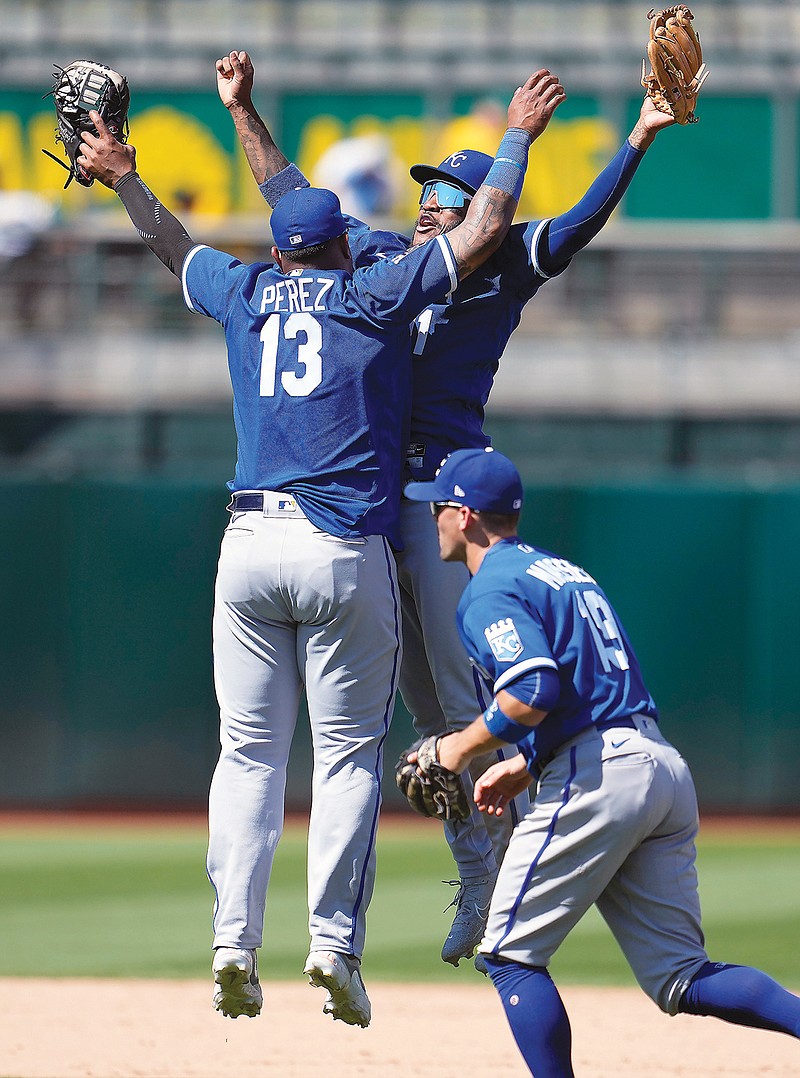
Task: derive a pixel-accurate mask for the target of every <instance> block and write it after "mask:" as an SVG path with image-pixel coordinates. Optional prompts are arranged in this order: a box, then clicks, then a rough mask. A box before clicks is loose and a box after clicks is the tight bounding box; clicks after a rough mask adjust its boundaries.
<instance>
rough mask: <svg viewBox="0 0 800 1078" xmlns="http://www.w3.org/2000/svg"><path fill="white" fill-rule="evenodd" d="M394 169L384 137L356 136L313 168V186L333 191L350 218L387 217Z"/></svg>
mask: <svg viewBox="0 0 800 1078" xmlns="http://www.w3.org/2000/svg"><path fill="white" fill-rule="evenodd" d="M504 130H505V128H504ZM496 149H497V147H496V146H495V148H494V150H493V151H492V153H494V152H495V150H496ZM397 169H398V162H397V160H396V159H395V158H394V156H393V154H392V148H391V144H390V142H389V140H388V139H387V138H384V136H383V135H378V134H375V135H359V136H355V137H353V138H345V139H342V140H341V141H340V142H336V143H334V144H333V146H331V147H330V148H329V149H328V150H326V151H325V153H324V154H323V155H322V157H320V159H319V161H318V162H317V165H316V168H315V169H314V183H315V184H317V185H318V186H319V187H327V188H330V190H332V191H335V192H336V193H337V195H338V196H339V200H340V202H341V204H342V209H343V210H344V212H345V213H349V214H350V215H351V216H352V217H358V218H361V219H363V218H369V217H375V216H381V215H383V216H386V215H387V214H389V213H391V211H392V207H393V205H394V202H395V199H396V197H397V193H398V184H397V180H396V174H397Z"/></svg>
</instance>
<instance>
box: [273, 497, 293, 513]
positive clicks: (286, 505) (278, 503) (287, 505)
mask: <svg viewBox="0 0 800 1078" xmlns="http://www.w3.org/2000/svg"><path fill="white" fill-rule="evenodd" d="M274 511H275V512H276V513H279V514H280V515H281V516H287V517H290V516H292V515H293V514H295V513H296V512H297V502H296V501H295V500H294V498H292V497H291V495H289V494H279V495H278V497H277V498H276V500H275V505H274Z"/></svg>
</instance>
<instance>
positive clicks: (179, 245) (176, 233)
mask: <svg viewBox="0 0 800 1078" xmlns="http://www.w3.org/2000/svg"><path fill="white" fill-rule="evenodd" d="M89 116H90V117H91V120H92V123H93V124H94V125H95V127H96V129H97V132H98V133H97V135H93V134H91V132H89V131H84V132H83V133H82V134H83V141H82V142H81V156H80V157H78V161H79V163H80V164H81V166H82V167H83V168H85V169H86V171H87V172H88V173H89V174H90V175H92V176H94V177H95V179H98V180H99V181H100V183H102V184H103V185H104V186H105V187H110V188H112V190H114V191H116V193H117V194H118V195H119V197H120V201H121V202H122V204H123V206H124V207H125V209H126V210H127V211H128V216H129V217H130V219H131V221H132V222H133V224H134V226H135V228H136V231H137V232H138V233H139V235H140V236H141V238H142V239H143V240H144V242H145V243H146V244H147V246H148V247H149V248H150V250H151V251H152V252H153V254H154V255H156V256H157V257H158V258H160V259H161V261H162V262H163V263H164V265H165V266H166V267H167V269H168V270H170V271H171V272H172V273H174V274H175V275H176V276H180V274H181V270H182V268H183V263H184V260H185V258H186V256H187V254H188V253H189V251H191V250H192V248H193V247H196V246H197V244H196V243H195V241H194V240H193V239H192V237H191V236H190V235H189V233H188V232H187V231H186V229H185V228H184V227H183V225H182V224H181V223H180V221H179V220H178V219H177V217H174V216H173V215H172V214H171V213H170V212H169V210H168V209H167V208H166V207H165V206H162V204H161V203H160V202H159V200H158V199H157V198H156V196H155V195H154V194H153V192H152V191H151V190H150V189H149V187H147V186H146V184H145V183H144V182H143V181H142V180H141V179H140V177H139V174H138V172H137V171H136V150H135V149H134V148H133V146H131V145H130V144H126V145H123V144H122V143H120V142H118V141H117V140H116V139H115V138H114V136H113V135H112V134H111V132H110V131H109V130H108V127H107V126H106V124H105V122H104V120H103V118H102V117H101V115H100V113H99V112H90V113H89Z"/></svg>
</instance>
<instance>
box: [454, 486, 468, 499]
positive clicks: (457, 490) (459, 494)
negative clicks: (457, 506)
mask: <svg viewBox="0 0 800 1078" xmlns="http://www.w3.org/2000/svg"><path fill="white" fill-rule="evenodd" d="M453 493H454V494H455V496H456V497H457V498H466V494H465V493H464V491H463V489H462V488H461V487H460V486H459V485H458V483H456V485H455V486H454V487H453Z"/></svg>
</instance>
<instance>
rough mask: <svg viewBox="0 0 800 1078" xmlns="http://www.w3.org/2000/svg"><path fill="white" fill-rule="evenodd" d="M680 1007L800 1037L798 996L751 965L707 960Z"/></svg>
mask: <svg viewBox="0 0 800 1078" xmlns="http://www.w3.org/2000/svg"><path fill="white" fill-rule="evenodd" d="M680 1010H681V1011H682V1012H683V1013H684V1014H708V1015H712V1016H713V1017H714V1018H721V1019H723V1021H725V1022H733V1023H735V1024H736V1025H737V1026H753V1027H755V1028H756V1029H774V1030H776V1031H777V1032H778V1033H789V1034H790V1035H791V1036H793V1037H800V997H798V996H795V995H793V994H792V993H791V992H787V990H786V989H785V988H782V987H781V986H780V985H779V984H778V982H777V981H773V979H772V978H771V977H768V976H767V975H766V973H762V972H761V970H759V969H752V968H751V967H750V966H729V965H727V964H726V963H724V962H706V964H705V965H704V966H701V967H700V970H699V971H698V973H696V974H695V977H694V979H693V980H692V983H691V984H690V985H689V987H688V988H687V989H686V991H685V992H684V994H683V998H682V999H681V1004H680Z"/></svg>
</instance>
